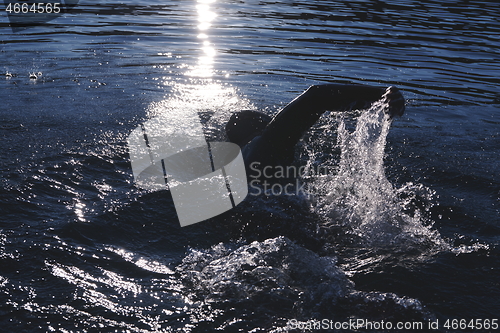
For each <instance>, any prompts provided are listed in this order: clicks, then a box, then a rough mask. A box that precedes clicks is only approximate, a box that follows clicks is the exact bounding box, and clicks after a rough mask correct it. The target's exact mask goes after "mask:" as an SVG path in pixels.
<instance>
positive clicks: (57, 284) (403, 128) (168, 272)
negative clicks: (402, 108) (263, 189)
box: [0, 0, 500, 332]
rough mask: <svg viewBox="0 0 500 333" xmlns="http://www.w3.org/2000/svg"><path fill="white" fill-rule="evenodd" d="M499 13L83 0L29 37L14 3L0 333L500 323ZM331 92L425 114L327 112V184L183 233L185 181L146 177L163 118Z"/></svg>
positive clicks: (438, 7)
mask: <svg viewBox="0 0 500 333" xmlns="http://www.w3.org/2000/svg"><path fill="white" fill-rule="evenodd" d="M2 9H3V7H2ZM499 22H500V7H499V6H498V4H496V3H494V2H489V1H445V2H435V1H398V2H397V4H393V3H390V2H387V1H349V2H344V1H342V2H329V1H321V2H319V1H318V2H312V3H311V2H305V1H294V2H287V1H248V2H242V1H211V0H199V1H198V2H197V1H188V0H183V1H168V2H163V3H158V2H154V3H153V2H152V3H146V2H143V1H140V2H132V1H125V2H123V1H122V2H120V3H118V2H106V3H99V2H88V1H81V2H80V3H79V4H78V5H77V6H76V7H75V8H74V9H73V10H72V11H70V12H69V13H67V14H64V15H63V16H61V17H59V18H57V19H55V20H53V21H50V22H49V23H47V24H46V25H44V26H40V27H33V28H29V29H26V30H23V31H19V32H12V30H11V29H10V27H9V25H8V20H7V15H3V14H2V15H0V36H1V37H0V60H1V64H0V74H9V75H5V76H4V77H0V79H1V80H0V101H1V102H0V121H1V124H0V133H1V138H2V143H1V151H2V154H1V155H0V170H1V174H2V177H1V187H0V205H1V206H0V207H1V217H0V300H1V302H0V322H1V323H2V325H3V327H4V330H6V331H7V332H50V331H56V332H115V331H118V332H122V331H130V332H170V331H172V332H174V331H183V332H209V331H213V330H215V329H219V330H225V331H228V332H231V331H237V330H241V331H250V330H252V329H255V331H258V330H259V329H260V330H261V331H275V332H280V331H286V327H287V323H289V321H290V320H291V319H297V320H299V321H302V322H305V323H307V322H312V321H314V320H321V319H324V318H326V319H329V320H334V321H338V322H341V321H344V320H347V319H348V318H363V319H368V320H373V321H380V320H385V321H393V322H394V323H395V322H397V321H418V322H424V323H427V322H428V321H429V320H431V321H434V320H436V319H439V320H440V322H441V323H442V324H443V323H444V322H445V321H446V320H447V319H455V318H456V319H467V320H470V319H476V318H480V319H487V318H490V319H492V318H495V317H498V314H499V313H500V303H499V301H498V300H499V298H500V285H499V283H498V276H500V274H499V273H500V260H499V254H500V252H499V245H500V179H499V171H500V159H499V155H500V151H499V147H500V137H499V124H500V112H499V104H500V95H499V93H498V83H499V79H498V78H499V77H500V70H499V68H500V42H499V40H500V23H499ZM32 73H34V74H36V78H30V74H32ZM325 82H337V83H347V82H353V83H366V84H373V85H380V86H389V85H396V86H398V87H399V88H400V89H401V90H402V91H403V94H404V95H405V97H406V99H407V101H408V104H407V107H406V110H407V111H406V114H405V115H404V116H403V117H402V118H400V119H396V120H395V121H394V122H393V123H392V124H389V123H387V122H385V120H383V119H382V118H381V117H376V116H374V117H370V115H376V113H373V112H375V111H376V110H372V113H370V112H365V113H364V114H362V115H361V116H360V115H354V114H349V115H345V116H338V115H335V114H328V115H326V116H325V117H323V118H322V119H321V120H320V121H319V123H318V124H317V125H315V127H314V128H313V129H312V130H311V131H310V133H308V134H307V135H306V136H305V137H304V140H303V141H302V142H301V144H300V145H299V146H298V147H297V154H296V156H297V164H298V165H303V166H306V169H307V168H312V169H314V168H317V167H328V168H329V169H330V170H336V173H335V174H334V175H328V176H327V177H323V176H322V175H313V176H311V177H304V178H303V179H302V180H303V181H304V182H305V183H306V184H307V186H308V188H309V189H311V190H314V195H313V196H294V197H286V196H281V197H274V196H266V195H261V196H259V197H249V198H248V200H246V201H245V202H244V203H242V204H241V205H240V206H238V207H237V209H235V210H232V211H230V212H228V213H225V214H223V215H221V216H219V217H217V218H214V219H212V220H210V221H206V222H202V223H199V224H195V225H192V226H189V227H185V228H180V227H179V224H178V220H177V217H176V213H175V209H174V205H173V202H172V199H171V197H170V194H169V192H168V191H160V192H154V193H148V192H147V191H141V190H139V189H137V188H136V187H135V186H134V184H133V176H132V170H131V166H130V159H129V155H128V149H127V146H126V140H127V136H128V135H129V134H130V132H131V131H132V130H133V129H134V128H136V127H137V126H138V125H140V124H141V123H144V122H145V121H147V120H148V119H151V118H154V117H156V116H158V115H161V114H164V113H166V112H171V113H172V112H174V113H175V114H179V115H180V114H182V111H184V110H192V109H195V110H196V111H197V112H199V114H200V116H201V119H202V121H203V123H204V126H205V131H206V133H205V134H206V136H207V137H208V138H210V139H211V140H216V139H217V140H219V139H224V134H223V127H224V124H225V122H226V121H227V119H228V118H229V116H230V114H231V112H234V111H238V110H242V109H258V110H261V111H263V112H266V113H268V114H270V115H272V114H274V113H276V112H277V111H278V110H279V109H280V108H281V107H282V106H283V105H284V104H286V103H288V102H289V101H290V100H291V99H293V98H294V97H295V96H297V95H298V94H299V93H301V92H302V91H303V90H305V89H306V88H307V87H308V86H309V85H311V84H315V83H325ZM389 125H390V126H389ZM374 331H381V330H374ZM440 331H446V330H445V329H444V327H441V329H440ZM463 331H464V332H465V331H467V329H466V330H463ZM469 331H473V330H472V329H470V330H469Z"/></svg>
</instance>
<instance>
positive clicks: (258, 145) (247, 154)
mask: <svg viewBox="0 0 500 333" xmlns="http://www.w3.org/2000/svg"><path fill="white" fill-rule="evenodd" d="M381 99H383V100H384V101H385V102H386V103H387V104H388V108H387V109H386V112H387V113H388V114H389V116H390V118H391V119H392V118H393V117H394V116H401V115H403V112H404V109H405V100H404V98H403V95H402V94H401V92H400V91H399V90H398V89H397V88H395V87H389V88H380V87H373V86H368V85H340V84H324V85H313V86H311V87H309V89H307V90H306V91H305V92H304V93H302V94H301V95H300V96H298V97H297V98H295V99H294V100H293V101H291V102H290V103H289V104H288V105H287V106H285V107H284V108H283V109H282V110H281V111H280V112H279V113H278V114H277V115H276V116H275V117H274V118H271V117H269V116H267V115H265V114H262V113H260V112H257V111H241V112H238V113H235V114H233V115H232V116H231V118H230V119H229V122H228V123H227V124H226V133H227V136H228V139H229V141H231V142H233V143H236V144H238V145H239V146H240V147H241V148H242V154H243V160H244V161H245V166H246V168H247V175H248V176H249V177H251V176H252V175H251V174H250V173H249V166H250V165H251V164H252V163H253V162H259V163H260V166H262V167H264V166H287V165H290V164H291V163H292V162H293V158H294V149H295V146H296V144H297V143H298V142H299V140H300V139H301V137H302V135H303V134H304V133H305V132H306V131H307V130H309V128H310V127H311V126H313V125H314V123H316V121H317V120H318V119H319V118H320V117H321V115H322V114H323V113H324V112H326V111H348V110H352V109H364V108H367V107H369V106H370V105H371V103H373V102H375V101H378V100H381Z"/></svg>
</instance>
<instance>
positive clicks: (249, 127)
mask: <svg viewBox="0 0 500 333" xmlns="http://www.w3.org/2000/svg"><path fill="white" fill-rule="evenodd" d="M270 121H271V117H269V116H268V115H265V114H263V113H260V112H257V111H252V110H245V111H241V112H237V113H233V115H232V116H231V118H229V121H228V122H227V124H226V133H227V137H228V139H229V141H230V142H233V143H236V144H237V145H239V146H240V147H243V146H244V145H246V144H247V143H248V142H250V141H251V140H252V139H253V138H254V137H256V136H257V135H260V134H261V133H262V131H263V130H264V128H266V126H267V124H269V122H270Z"/></svg>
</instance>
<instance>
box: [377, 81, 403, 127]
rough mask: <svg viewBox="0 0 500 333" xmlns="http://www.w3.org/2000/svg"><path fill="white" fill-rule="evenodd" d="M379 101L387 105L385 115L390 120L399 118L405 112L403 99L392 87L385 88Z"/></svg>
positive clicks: (397, 90)
mask: <svg viewBox="0 0 500 333" xmlns="http://www.w3.org/2000/svg"><path fill="white" fill-rule="evenodd" d="M381 100H382V102H384V103H387V104H388V105H389V107H388V108H387V110H386V113H387V114H388V115H389V117H390V118H391V119H392V118H394V116H398V117H401V116H402V115H403V113H404V112H405V99H404V97H403V94H401V91H399V89H398V88H396V87H393V86H391V87H389V88H387V89H386V90H385V93H384V94H383V95H382V98H381Z"/></svg>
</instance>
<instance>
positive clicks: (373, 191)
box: [309, 102, 445, 247]
mask: <svg viewBox="0 0 500 333" xmlns="http://www.w3.org/2000/svg"><path fill="white" fill-rule="evenodd" d="M386 107H387V105H386V104H384V103H381V102H380V103H379V102H377V103H374V104H373V105H372V107H371V108H370V109H369V110H367V111H365V112H363V113H362V114H361V116H360V117H359V118H358V120H357V124H356V128H355V130H354V131H353V132H350V131H349V130H348V129H347V126H346V120H345V119H344V118H340V120H339V126H338V137H337V141H338V147H339V149H340V161H339V166H338V172H337V174H335V175H327V176H321V177H317V178H316V179H315V180H314V181H313V182H311V183H310V184H309V191H310V193H316V196H315V198H314V200H312V201H311V206H312V209H313V210H314V211H315V212H316V213H318V214H319V215H320V216H323V217H324V218H325V220H326V221H327V223H329V224H334V225H337V226H338V225H342V226H345V227H346V228H347V229H348V230H349V232H350V233H353V234H354V235H356V236H358V238H359V239H360V240H361V241H362V242H363V243H366V244H365V245H370V246H383V247H385V246H391V247H392V246H400V245H402V244H404V245H405V246H412V245H417V244H418V245H419V246H420V245H423V244H426V247H428V245H429V243H431V244H432V247H436V246H438V247H442V246H444V245H445V242H444V241H443V240H442V239H441V237H440V236H439V233H438V232H437V231H435V230H432V229H431V225H430V223H428V222H429V221H426V220H425V219H424V217H423V214H421V212H420V211H419V210H418V209H417V210H414V211H413V212H412V213H411V214H409V213H408V212H407V210H406V209H405V206H407V205H408V202H407V201H405V200H409V199H408V197H409V196H408V195H406V199H403V198H402V197H403V196H402V195H401V194H402V193H405V192H409V191H410V192H411V191H412V189H410V188H411V187H414V186H413V185H412V184H407V185H406V186H404V187H402V188H400V189H397V188H395V187H394V186H393V185H392V184H391V183H390V182H389V181H388V180H387V178H386V176H385V172H384V149H385V144H386V137H387V134H388V132H389V128H390V125H391V121H390V120H389V119H388V116H387V115H386V114H385V112H384V110H385V108H386ZM428 196H432V193H430V192H429V193H428Z"/></svg>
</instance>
